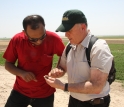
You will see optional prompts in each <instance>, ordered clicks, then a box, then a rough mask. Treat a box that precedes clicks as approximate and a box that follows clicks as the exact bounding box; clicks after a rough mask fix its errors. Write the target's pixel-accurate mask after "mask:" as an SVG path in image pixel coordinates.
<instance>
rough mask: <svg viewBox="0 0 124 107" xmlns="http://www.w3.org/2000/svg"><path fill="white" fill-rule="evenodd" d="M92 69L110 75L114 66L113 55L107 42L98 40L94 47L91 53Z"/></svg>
mask: <svg viewBox="0 0 124 107" xmlns="http://www.w3.org/2000/svg"><path fill="white" fill-rule="evenodd" d="M90 58H91V59H90V60H91V69H94V68H96V69H99V70H100V71H102V72H104V73H109V71H110V69H111V65H112V60H113V55H112V54H111V52H110V49H109V46H108V44H107V43H106V41H105V40H102V39H98V40H97V41H96V42H95V44H94V45H93V47H92V49H91V53H90Z"/></svg>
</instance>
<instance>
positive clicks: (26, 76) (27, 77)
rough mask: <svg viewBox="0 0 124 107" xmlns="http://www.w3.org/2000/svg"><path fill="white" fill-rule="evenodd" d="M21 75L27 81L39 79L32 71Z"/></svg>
mask: <svg viewBox="0 0 124 107" xmlns="http://www.w3.org/2000/svg"><path fill="white" fill-rule="evenodd" d="M20 77H21V78H22V79H23V80H24V81H26V82H30V81H32V80H33V81H35V82H37V79H36V77H35V75H34V74H33V73H32V72H23V73H21V74H20Z"/></svg>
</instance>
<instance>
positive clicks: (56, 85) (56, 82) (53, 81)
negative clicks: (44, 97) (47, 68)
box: [44, 75, 64, 90]
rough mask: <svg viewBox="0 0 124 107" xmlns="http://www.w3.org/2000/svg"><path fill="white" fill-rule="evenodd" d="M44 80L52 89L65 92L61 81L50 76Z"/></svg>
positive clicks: (46, 76)
mask: <svg viewBox="0 0 124 107" xmlns="http://www.w3.org/2000/svg"><path fill="white" fill-rule="evenodd" d="M44 78H45V80H46V82H47V84H48V85H50V86H51V87H54V88H58V89H62V90H64V84H63V83H62V82H61V81H60V80H58V79H56V78H52V77H49V76H48V75H45V76H44Z"/></svg>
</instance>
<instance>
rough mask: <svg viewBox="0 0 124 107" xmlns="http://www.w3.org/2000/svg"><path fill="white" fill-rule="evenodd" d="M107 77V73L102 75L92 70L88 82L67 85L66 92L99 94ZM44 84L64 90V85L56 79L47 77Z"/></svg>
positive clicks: (98, 71)
mask: <svg viewBox="0 0 124 107" xmlns="http://www.w3.org/2000/svg"><path fill="white" fill-rule="evenodd" d="M107 77H108V74H107V73H103V72H101V71H100V70H98V69H93V70H91V74H90V79H89V81H86V82H80V83H69V84H68V91H70V92H76V93H83V94H99V93H100V92H101V91H102V89H103V87H104V85H105V83H106V80H107ZM46 82H47V83H48V84H49V85H50V86H51V87H54V88H59V89H62V90H64V87H65V85H64V83H62V82H61V81H60V80H58V79H55V78H50V77H49V78H48V79H46Z"/></svg>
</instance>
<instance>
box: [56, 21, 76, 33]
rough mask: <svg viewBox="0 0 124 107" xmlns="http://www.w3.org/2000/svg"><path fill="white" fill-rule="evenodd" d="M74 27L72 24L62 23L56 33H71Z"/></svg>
mask: <svg viewBox="0 0 124 107" xmlns="http://www.w3.org/2000/svg"><path fill="white" fill-rule="evenodd" d="M73 26H74V24H72V23H68V24H67V23H66V24H65V23H62V24H61V25H60V26H59V27H58V28H57V29H56V32H67V31H69V30H70V29H71V28H72V27H73Z"/></svg>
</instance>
